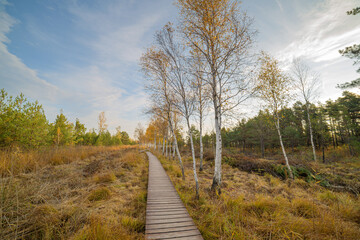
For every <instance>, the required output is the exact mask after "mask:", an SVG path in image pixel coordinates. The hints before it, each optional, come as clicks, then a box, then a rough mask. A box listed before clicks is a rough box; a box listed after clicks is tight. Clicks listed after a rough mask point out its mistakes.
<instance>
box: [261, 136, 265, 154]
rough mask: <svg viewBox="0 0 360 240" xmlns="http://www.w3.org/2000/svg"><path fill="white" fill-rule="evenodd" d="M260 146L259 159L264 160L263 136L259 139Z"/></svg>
mask: <svg viewBox="0 0 360 240" xmlns="http://www.w3.org/2000/svg"><path fill="white" fill-rule="evenodd" d="M260 145H261V157H262V158H265V146H264V136H261V137H260Z"/></svg>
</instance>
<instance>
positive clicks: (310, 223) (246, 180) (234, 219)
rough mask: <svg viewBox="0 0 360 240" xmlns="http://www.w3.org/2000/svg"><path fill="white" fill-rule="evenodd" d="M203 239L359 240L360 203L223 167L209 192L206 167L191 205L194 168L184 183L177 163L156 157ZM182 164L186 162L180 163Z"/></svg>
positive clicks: (348, 196)
mask: <svg viewBox="0 0 360 240" xmlns="http://www.w3.org/2000/svg"><path fill="white" fill-rule="evenodd" d="M158 157H159V159H160V160H161V162H162V164H163V166H164V167H165V169H166V170H167V172H168V174H169V175H170V177H171V179H172V181H173V183H174V184H175V187H176V189H177V191H178V192H179V194H180V197H181V199H182V200H183V202H184V203H185V205H186V207H187V209H188V210H189V212H190V215H191V216H192V217H193V219H194V222H195V223H196V225H197V226H198V228H199V230H200V231H201V233H202V235H203V237H204V239H354V240H355V239H360V217H359V216H360V212H359V208H360V199H359V198H358V197H355V196H353V195H351V194H350V193H336V192H332V191H329V190H326V189H324V188H323V187H321V186H319V185H318V184H316V183H315V182H314V183H307V182H305V181H304V180H301V179H297V180H295V181H290V180H287V181H283V180H280V179H279V178H276V177H273V176H271V175H268V174H265V176H259V175H256V174H251V173H247V172H243V171H240V170H238V169H235V168H231V167H230V166H228V165H227V164H224V165H223V189H222V190H223V191H222V194H221V195H220V196H218V195H214V193H212V192H211V191H210V186H211V183H212V176H213V172H212V171H213V168H212V167H211V163H210V162H206V163H205V165H204V171H202V172H199V181H200V189H201V191H200V199H199V200H196V199H195V191H194V188H195V186H194V182H193V173H192V170H191V169H192V166H191V164H192V163H191V162H190V161H184V164H185V168H186V171H185V174H186V181H185V182H183V181H182V179H181V176H180V177H179V176H178V172H179V171H180V168H179V167H178V165H177V162H176V161H171V160H167V159H165V158H164V157H161V156H160V155H159V154H158ZM184 159H185V158H184Z"/></svg>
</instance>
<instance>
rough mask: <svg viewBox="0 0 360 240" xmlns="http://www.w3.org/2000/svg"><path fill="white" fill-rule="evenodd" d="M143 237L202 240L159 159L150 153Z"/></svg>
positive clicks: (148, 153)
mask: <svg viewBox="0 0 360 240" xmlns="http://www.w3.org/2000/svg"><path fill="white" fill-rule="evenodd" d="M147 155H148V157H149V183H148V197H147V207H146V227H145V236H146V239H177V240H185V239H189V240H190V239H191V240H202V239H203V238H202V237H201V234H200V232H199V230H198V229H197V227H196V226H195V224H194V222H193V220H192V219H191V217H190V216H189V213H188V212H187V210H186V208H185V206H184V204H183V203H182V201H181V199H180V197H179V195H178V194H177V192H176V190H175V188H174V186H173V184H172V183H171V181H170V178H169V177H168V175H167V174H166V172H165V170H164V168H163V167H162V166H161V163H160V161H159V160H158V159H157V158H156V157H155V156H154V155H153V154H152V153H150V152H147Z"/></svg>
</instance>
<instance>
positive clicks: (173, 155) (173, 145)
mask: <svg viewBox="0 0 360 240" xmlns="http://www.w3.org/2000/svg"><path fill="white" fill-rule="evenodd" d="M175 148H176V147H175V140H174V139H173V142H172V149H173V154H172V158H173V159H175V153H176V150H175Z"/></svg>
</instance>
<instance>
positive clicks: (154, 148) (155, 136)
mask: <svg viewBox="0 0 360 240" xmlns="http://www.w3.org/2000/svg"><path fill="white" fill-rule="evenodd" d="M154 150H156V135H155V136H154Z"/></svg>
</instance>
